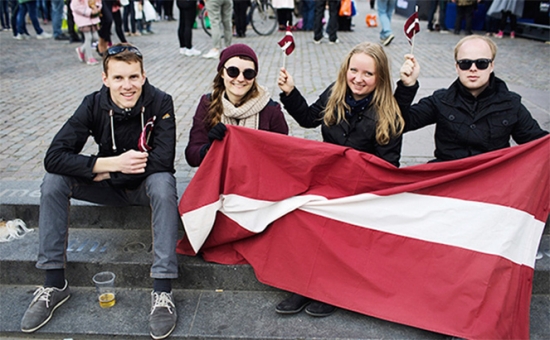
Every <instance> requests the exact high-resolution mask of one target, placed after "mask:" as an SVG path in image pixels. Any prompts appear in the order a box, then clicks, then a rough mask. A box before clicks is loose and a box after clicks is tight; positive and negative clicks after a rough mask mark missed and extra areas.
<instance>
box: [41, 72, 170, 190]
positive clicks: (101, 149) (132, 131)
mask: <svg viewBox="0 0 550 340" xmlns="http://www.w3.org/2000/svg"><path fill="white" fill-rule="evenodd" d="M111 110H112V111H113V122H114V139H115V143H114V144H115V145H116V150H115V148H114V147H113V146H114V145H113V137H112V133H111V119H110V116H109V112H110V111H111ZM142 110H143V121H144V122H147V120H148V119H149V118H151V117H153V116H156V120H155V125H154V127H153V132H152V134H151V137H150V139H149V145H150V146H151V147H152V149H151V150H150V151H149V157H148V160H147V167H146V168H145V173H143V174H132V175H129V174H123V173H120V172H117V173H111V179H110V182H111V184H112V185H113V186H115V187H120V188H128V189H132V188H135V187H137V186H138V185H139V184H140V183H141V182H142V181H143V180H144V179H145V178H146V177H147V176H149V175H150V174H152V173H156V172H171V173H174V172H175V169H174V157H175V149H176V121H175V117H174V104H173V102H172V97H171V96H170V95H168V94H166V93H164V92H162V91H160V90H159V89H157V88H155V87H153V86H152V85H150V84H149V82H148V81H146V82H145V84H144V85H143V91H142V93H141V97H140V98H139V99H138V102H137V103H136V105H135V107H134V108H133V109H132V110H130V111H125V110H123V109H120V108H119V107H117V106H116V105H115V104H113V103H112V101H111V98H110V95H109V89H108V88H107V87H105V86H103V87H102V88H101V90H100V91H97V92H94V93H92V94H90V95H88V96H86V97H85V98H84V100H83V101H82V104H80V106H79V107H78V109H77V110H76V112H75V113H74V115H73V116H72V117H70V118H69V120H68V121H67V122H66V123H65V124H64V125H63V127H62V128H61V130H60V131H59V132H58V133H57V135H56V136H55V137H54V139H53V141H52V144H51V145H50V147H49V149H48V151H47V152H46V157H45V159H44V166H45V168H46V171H48V172H51V173H55V174H60V175H68V176H76V177H81V178H85V179H89V180H92V179H93V178H94V176H95V175H94V174H93V173H92V169H93V167H94V165H95V162H96V160H97V158H98V157H110V156H116V155H120V154H122V153H124V152H126V151H128V150H131V149H134V150H138V147H137V146H138V140H139V136H140V134H141V131H142V129H143V125H142V117H141V115H142ZM154 111H157V112H154ZM89 136H92V137H93V138H94V141H95V142H96V144H97V145H98V153H97V155H91V156H88V155H82V154H80V152H81V151H82V148H83V147H84V145H85V144H86V141H87V140H88V137H89Z"/></svg>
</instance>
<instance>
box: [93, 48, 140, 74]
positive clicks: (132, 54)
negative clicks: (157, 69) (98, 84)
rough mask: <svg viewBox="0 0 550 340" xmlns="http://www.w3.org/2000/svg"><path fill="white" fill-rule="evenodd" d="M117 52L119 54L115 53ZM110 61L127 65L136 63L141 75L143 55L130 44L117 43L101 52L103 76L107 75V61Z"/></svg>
mask: <svg viewBox="0 0 550 340" xmlns="http://www.w3.org/2000/svg"><path fill="white" fill-rule="evenodd" d="M117 50H120V52H116V51H117ZM112 59H114V60H118V61H124V62H126V63H128V64H130V63H135V62H137V63H139V67H140V69H141V73H142V74H143V55H142V54H141V52H140V51H139V49H138V48H137V47H136V46H134V45H132V44H130V43H118V44H115V45H113V46H111V47H109V48H108V49H107V50H106V51H105V52H103V72H105V74H108V66H109V61H110V60H112Z"/></svg>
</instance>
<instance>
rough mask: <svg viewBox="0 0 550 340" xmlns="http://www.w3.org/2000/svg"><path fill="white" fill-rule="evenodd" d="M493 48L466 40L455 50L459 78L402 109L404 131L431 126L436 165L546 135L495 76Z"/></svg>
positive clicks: (483, 40)
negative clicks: (406, 108)
mask: <svg viewBox="0 0 550 340" xmlns="http://www.w3.org/2000/svg"><path fill="white" fill-rule="evenodd" d="M496 52H497V47H496V45H495V43H494V42H493V41H492V40H491V39H489V38H486V37H484V36H479V35H470V36H467V37H465V38H463V39H462V40H460V41H459V42H458V44H457V45H456V47H455V51H454V54H455V60H456V72H457V74H458V79H457V80H456V81H455V82H454V83H453V84H452V85H451V86H450V87H449V88H448V89H442V90H438V91H435V92H434V93H433V94H432V95H431V96H429V97H426V98H424V99H422V100H420V101H419V102H418V104H415V105H412V106H411V107H410V110H409V111H407V110H402V112H401V113H402V114H403V118H404V119H405V131H412V130H416V129H419V128H421V127H424V126H426V125H430V124H435V153H434V154H435V157H436V161H449V160H454V159H460V158H465V157H469V156H475V155H478V154H482V153H485V152H489V151H493V150H498V149H502V148H505V147H509V146H510V137H511V138H513V140H514V141H515V142H516V143H518V144H522V143H527V142H530V141H532V140H535V139H537V138H540V137H543V136H545V135H547V134H548V132H547V131H544V130H542V129H541V128H540V126H539V124H538V123H537V121H536V120H535V119H533V117H532V116H531V114H530V113H529V111H528V110H527V109H526V108H525V106H523V104H522V103H521V97H520V96H519V95H518V94H516V93H514V92H511V91H509V90H508V87H507V86H506V83H504V81H502V80H501V79H499V78H497V77H495V75H494V73H493V70H494V63H495V56H496Z"/></svg>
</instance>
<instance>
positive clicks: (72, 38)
mask: <svg viewBox="0 0 550 340" xmlns="http://www.w3.org/2000/svg"><path fill="white" fill-rule="evenodd" d="M65 4H66V5H67V33H69V43H75V42H83V41H84V39H83V38H81V37H80V35H79V34H78V33H77V32H76V31H75V29H74V27H75V25H76V24H75V22H74V16H73V11H72V9H71V0H66V2H65Z"/></svg>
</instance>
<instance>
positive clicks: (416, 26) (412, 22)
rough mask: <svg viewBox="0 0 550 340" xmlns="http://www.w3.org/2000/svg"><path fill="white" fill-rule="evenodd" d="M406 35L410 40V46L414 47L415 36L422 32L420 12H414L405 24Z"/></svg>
mask: <svg viewBox="0 0 550 340" xmlns="http://www.w3.org/2000/svg"><path fill="white" fill-rule="evenodd" d="M403 29H404V30H405V35H406V36H407V39H408V40H409V44H411V45H412V42H411V40H412V39H413V38H414V35H415V34H416V33H418V32H420V21H418V12H414V13H413V14H412V15H411V16H410V17H409V18H408V19H407V21H406V22H405V27H403Z"/></svg>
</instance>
